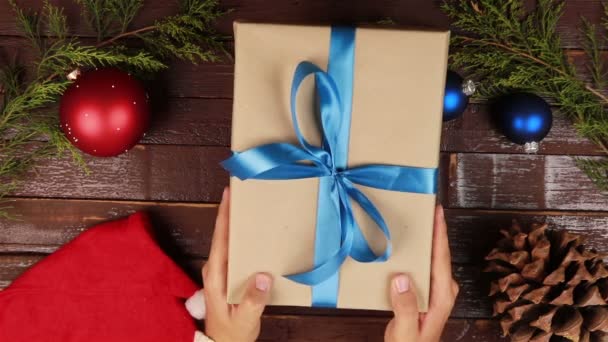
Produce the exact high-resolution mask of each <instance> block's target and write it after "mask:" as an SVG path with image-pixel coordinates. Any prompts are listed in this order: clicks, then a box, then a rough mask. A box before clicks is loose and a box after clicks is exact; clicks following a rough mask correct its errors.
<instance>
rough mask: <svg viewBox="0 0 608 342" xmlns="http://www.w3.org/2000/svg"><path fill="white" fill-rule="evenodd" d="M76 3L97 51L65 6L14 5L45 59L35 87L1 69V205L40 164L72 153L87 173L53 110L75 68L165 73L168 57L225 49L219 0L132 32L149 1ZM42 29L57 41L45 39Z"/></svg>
mask: <svg viewBox="0 0 608 342" xmlns="http://www.w3.org/2000/svg"><path fill="white" fill-rule="evenodd" d="M75 1H76V2H78V3H79V4H81V5H82V6H83V7H84V11H83V12H84V14H85V18H86V19H87V22H89V24H90V25H91V27H92V28H93V29H94V30H95V31H96V32H97V40H98V43H97V45H95V46H86V45H82V44H81V43H80V42H79V41H78V39H76V38H70V37H69V36H68V32H69V30H68V26H67V22H68V20H67V18H66V17H65V15H64V12H63V9H62V8H59V7H56V6H54V5H52V4H51V3H50V2H49V1H48V0H44V4H43V9H42V11H41V12H40V15H39V14H37V13H35V12H31V11H24V10H22V9H21V8H19V7H18V6H17V5H16V3H15V1H14V0H9V3H10V4H11V6H12V7H13V9H14V11H15V15H16V18H17V22H18V24H19V27H20V28H21V29H22V31H23V33H24V35H25V36H26V37H27V39H28V40H29V41H30V42H31V44H32V46H33V47H34V48H35V49H36V52H38V54H37V60H36V61H35V63H34V67H35V68H34V70H33V71H34V75H32V76H33V77H32V78H31V79H32V80H31V81H29V82H28V83H23V80H22V77H21V75H22V69H21V68H20V67H18V66H16V65H8V66H2V67H0V137H2V138H0V201H1V200H2V199H3V198H5V197H6V196H7V195H9V194H10V193H11V192H12V191H14V189H15V188H16V187H18V186H19V183H20V179H21V176H22V175H23V174H24V173H25V172H26V171H28V170H30V169H31V168H33V167H34V166H35V165H36V162H37V161H38V160H40V159H44V158H50V157H56V156H62V155H64V154H67V155H71V157H72V160H73V163H74V164H76V165H79V166H80V167H81V168H82V169H83V170H84V171H85V172H87V173H88V169H87V168H86V165H85V162H84V160H83V157H82V155H81V153H80V152H79V151H78V150H77V149H76V148H75V147H74V146H73V145H72V144H71V143H70V142H69V141H68V139H67V138H66V137H65V135H64V134H63V132H61V130H60V129H59V122H58V117H57V114H56V113H54V112H49V111H48V107H49V106H51V105H52V104H54V103H56V102H57V100H58V99H59V97H60V96H61V95H62V94H63V92H64V91H65V89H66V88H67V87H68V86H69V85H70V83H71V81H69V80H67V79H66V78H65V77H64V75H66V74H67V73H69V72H71V71H72V70H74V68H76V67H84V68H92V67H98V66H120V67H124V68H126V69H129V70H135V71H141V72H142V73H144V72H156V71H159V70H161V69H164V68H166V64H165V63H164V62H163V59H164V58H165V57H178V58H183V59H187V60H192V61H197V60H215V59H217V56H216V54H215V51H216V50H215V49H217V51H219V50H221V49H223V46H222V44H221V42H220V40H219V37H218V36H217V35H216V34H215V32H214V31H213V29H212V27H213V26H212V22H213V21H214V20H215V19H216V18H217V17H218V16H219V15H220V14H221V12H219V11H218V10H217V9H216V6H217V1H216V0H184V1H183V2H182V12H181V13H179V14H177V15H175V16H172V17H169V18H165V19H162V20H158V21H157V22H156V23H155V24H154V25H152V26H148V27H143V28H139V29H134V30H131V31H128V30H127V29H128V26H129V25H130V23H131V22H132V20H133V18H135V16H136V15H137V13H138V11H139V10H140V9H141V7H142V4H143V0H75ZM42 28H44V29H46V31H48V33H49V34H50V35H51V36H53V38H49V39H46V40H43V39H42V37H41V29H42ZM110 34H112V36H109V35H110ZM125 38H137V39H140V40H142V41H143V42H144V45H145V46H146V47H147V48H127V47H125V46H123V45H121V44H120V40H122V39H125ZM201 43H203V44H205V46H204V47H202V46H201ZM35 141H37V142H35ZM7 208H8V207H6V206H0V217H6V210H7Z"/></svg>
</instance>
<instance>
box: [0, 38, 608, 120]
mask: <svg viewBox="0 0 608 342" xmlns="http://www.w3.org/2000/svg"><path fill="white" fill-rule="evenodd" d="M80 42H81V43H82V44H84V45H93V44H95V40H94V39H91V38H81V39H80ZM127 43H128V42H127ZM226 48H227V49H228V50H229V51H232V50H233V44H232V43H231V42H227V43H226ZM0 51H5V55H0V57H1V58H0V61H2V60H4V59H7V60H12V58H18V62H19V64H20V65H22V66H25V67H26V70H25V77H24V79H25V80H29V79H31V78H32V75H31V72H32V70H34V68H33V67H34V65H35V61H36V53H35V50H34V49H32V48H31V45H30V43H29V41H28V40H26V39H25V38H23V37H18V36H0ZM8 52H10V53H8ZM565 53H566V56H567V58H568V59H569V60H570V61H571V62H572V63H573V65H574V66H575V67H576V69H577V70H578V72H579V75H580V77H581V80H583V81H585V82H590V81H592V78H591V74H590V73H589V69H588V68H587V66H586V62H587V60H588V59H587V57H586V56H585V53H584V52H583V51H582V50H567V51H565ZM602 57H603V59H604V60H605V62H606V63H608V52H604V53H603V54H602ZM168 65H169V68H168V69H166V70H164V71H162V72H160V73H159V74H158V75H156V77H155V79H152V80H148V81H147V82H146V83H147V85H148V88H149V89H150V90H151V92H152V94H151V95H153V96H151V98H152V100H155V99H159V98H160V99H165V98H167V97H197V98H198V97H202V98H232V95H233V79H234V67H233V64H232V61H231V60H229V59H228V58H224V59H223V60H222V61H221V62H218V63H199V64H193V63H190V62H184V61H179V60H173V61H169V62H168ZM155 105H159V103H157V104H155ZM482 111H483V110H482Z"/></svg>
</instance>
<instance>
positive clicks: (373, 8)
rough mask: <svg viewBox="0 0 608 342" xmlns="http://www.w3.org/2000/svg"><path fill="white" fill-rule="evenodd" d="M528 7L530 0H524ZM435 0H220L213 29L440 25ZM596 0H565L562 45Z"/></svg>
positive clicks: (75, 24) (6, 10)
mask: <svg viewBox="0 0 608 342" xmlns="http://www.w3.org/2000/svg"><path fill="white" fill-rule="evenodd" d="M52 3H54V4H56V5H59V6H62V7H64V8H65V13H66V14H67V15H68V17H69V24H70V27H72V28H73V29H72V32H73V34H75V35H79V36H93V32H92V31H91V29H90V28H89V27H88V25H87V24H86V22H85V21H84V20H82V18H81V16H80V8H79V6H78V5H76V4H75V3H74V2H73V1H70V0H53V1H52ZM526 3H527V4H528V7H532V6H533V4H534V1H533V0H527V1H526ZM19 4H20V6H22V7H24V8H28V7H29V8H34V9H40V8H41V6H42V4H41V2H40V1H37V0H21V1H19ZM438 4H439V2H438V1H428V0H410V1H399V0H378V1H368V0H354V1H346V2H345V1H340V0H331V1H327V0H294V1H281V0H274V1H268V0H247V1H242V0H223V1H221V7H222V8H224V9H231V10H232V12H231V13H229V14H228V15H226V16H224V17H223V18H221V19H220V20H219V21H218V22H217V25H216V27H217V29H218V31H219V32H220V33H221V34H223V35H228V36H230V35H232V22H233V20H235V19H239V20H247V21H264V22H267V21H275V22H277V21H278V22H283V23H306V24H361V23H376V22H378V21H379V20H382V19H386V18H391V19H392V20H393V21H395V22H397V23H399V24H402V25H408V26H422V27H432V28H439V29H445V28H448V26H449V23H448V19H447V18H446V17H445V16H444V15H443V14H442V13H441V11H440V10H439V7H438ZM177 8H178V7H177V3H175V2H173V1H150V2H147V3H146V6H145V7H144V8H143V10H142V11H141V12H140V14H139V15H138V16H137V17H136V18H135V20H134V22H133V24H132V26H133V27H134V28H139V27H143V26H147V25H151V24H153V23H154V20H155V19H158V18H160V17H163V16H168V15H172V14H175V13H176V11H177ZM601 13H602V5H601V1H600V0H568V1H566V7H565V12H564V16H563V17H562V19H561V20H560V21H559V24H558V27H557V30H558V32H559V34H560V36H561V37H562V45H563V46H564V47H567V48H577V47H580V46H581V41H580V37H579V34H578V30H577V29H576V27H578V25H579V23H580V16H581V15H583V16H585V17H586V18H588V19H589V20H590V21H591V22H594V23H599V22H600V20H601ZM20 34H21V32H20V31H19V30H18V29H17V27H16V25H15V18H14V15H13V13H12V11H11V9H10V6H9V5H8V2H2V3H1V4H0V35H20Z"/></svg>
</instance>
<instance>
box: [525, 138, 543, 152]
mask: <svg viewBox="0 0 608 342" xmlns="http://www.w3.org/2000/svg"><path fill="white" fill-rule="evenodd" d="M539 149H540V144H539V143H538V142H536V141H531V142H527V143H525V144H524V151H526V153H537V152H538V150H539Z"/></svg>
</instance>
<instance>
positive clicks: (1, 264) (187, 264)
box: [0, 252, 491, 318]
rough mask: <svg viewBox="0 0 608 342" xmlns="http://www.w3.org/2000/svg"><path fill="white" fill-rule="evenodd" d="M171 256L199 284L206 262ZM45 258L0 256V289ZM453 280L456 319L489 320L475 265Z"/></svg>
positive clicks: (290, 310) (313, 311)
mask: <svg viewBox="0 0 608 342" xmlns="http://www.w3.org/2000/svg"><path fill="white" fill-rule="evenodd" d="M169 255H170V256H171V257H173V259H174V260H177V262H178V264H179V265H180V266H182V267H183V268H184V270H185V271H186V273H187V274H188V275H190V276H191V277H192V278H193V279H196V281H197V282H198V283H199V284H200V283H201V276H200V269H201V267H202V264H203V262H204V261H203V260H202V259H200V258H182V257H179V256H176V255H175V254H173V253H172V252H169ZM43 257H44V255H24V254H8V255H7V254H0V288H3V287H6V286H8V285H9V284H10V282H11V281H12V280H14V279H16V278H17V277H18V276H19V275H20V274H21V273H23V272H24V271H25V270H26V269H28V268H29V267H30V266H32V265H33V264H35V263H36V262H38V261H39V260H41V259H42V258H43ZM454 277H455V278H456V279H457V280H458V282H459V284H460V288H461V290H460V295H459V297H458V299H457V303H456V306H455V308H454V310H453V312H452V315H453V316H454V317H482V318H483V317H490V315H491V303H490V301H489V299H488V297H487V296H486V293H487V289H486V288H487V285H486V282H485V280H484V279H485V278H482V277H483V276H482V275H481V272H480V268H479V267H478V266H472V265H454ZM268 312H269V313H272V314H277V315H283V314H302V315H328V316H334V315H348V316H357V315H358V316H379V317H387V316H389V315H390V313H389V312H380V311H369V310H339V311H336V310H328V309H319V308H301V307H273V308H269V310H268Z"/></svg>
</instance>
